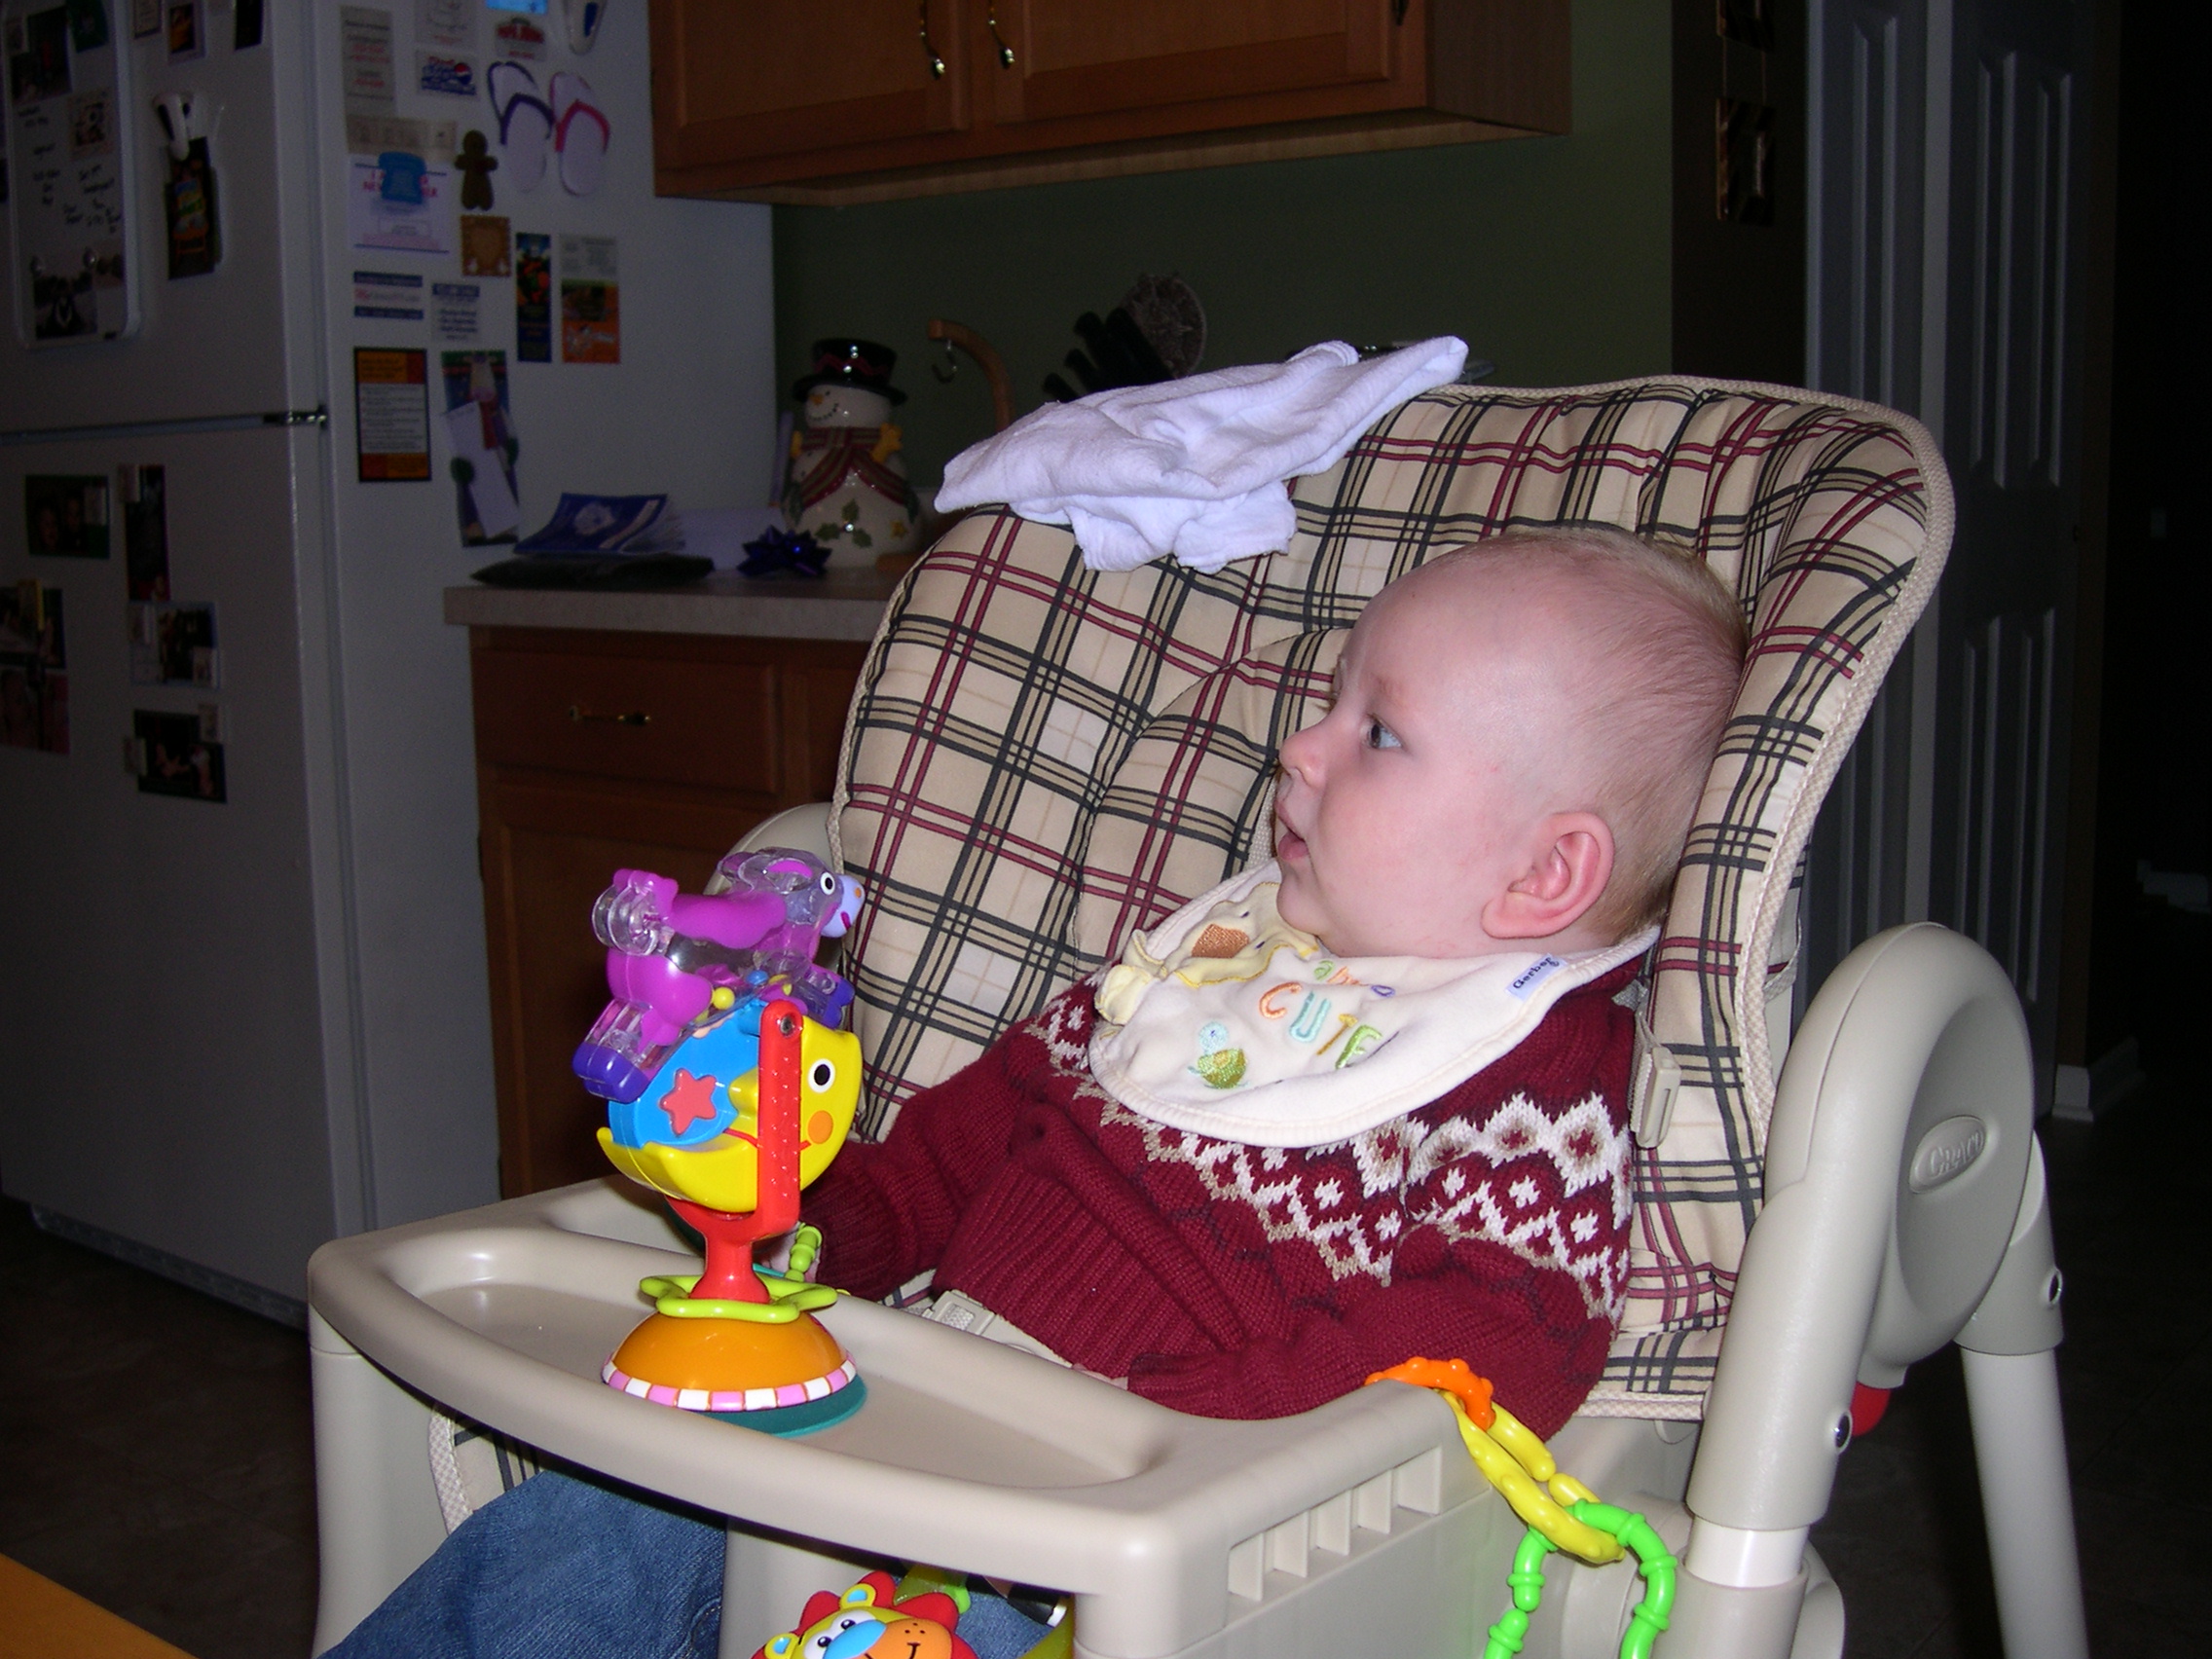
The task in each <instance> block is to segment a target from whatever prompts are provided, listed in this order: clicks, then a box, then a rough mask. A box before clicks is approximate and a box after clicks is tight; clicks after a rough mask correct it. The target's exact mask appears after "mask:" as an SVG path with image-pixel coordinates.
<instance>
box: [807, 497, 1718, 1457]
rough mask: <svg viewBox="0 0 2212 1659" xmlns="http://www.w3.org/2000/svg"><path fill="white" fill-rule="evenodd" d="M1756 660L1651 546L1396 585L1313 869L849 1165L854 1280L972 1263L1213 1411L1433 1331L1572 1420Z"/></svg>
mask: <svg viewBox="0 0 2212 1659" xmlns="http://www.w3.org/2000/svg"><path fill="white" fill-rule="evenodd" d="M1742 664H1743V624H1742V621H1741V618H1740V615H1739V612H1738V609H1737V607H1736V605H1735V603H1734V601H1733V600H1732V599H1731V598H1730V597H1729V596H1728V595H1727V594H1726V593H1725V592H1724V591H1722V590H1721V588H1720V586H1719V584H1718V583H1717V582H1716V581H1715V580H1714V578H1713V577H1712V576H1711V575H1710V574H1709V573H1708V572H1707V571H1706V570H1705V569H1704V567H1703V566H1702V565H1700V564H1696V563H1693V562H1691V561H1688V560H1685V559H1682V558H1678V557H1676V556H1674V555H1670V554H1667V553H1664V552H1661V551H1658V550H1656V549H1653V548H1651V547H1649V546H1647V545H1645V544H1643V543H1641V542H1640V541H1637V540H1636V539H1634V538H1633V537H1630V536H1628V535H1621V534H1619V533H1613V532H1599V531H1580V532H1573V533H1568V534H1548V535H1532V534H1531V535H1512V536H1506V537H1502V538H1500V539H1497V540H1494V541H1491V542H1488V543H1485V544H1483V545H1481V546H1479V547H1473V548H1467V549H1463V550H1460V551H1458V552H1455V553H1451V554H1447V555H1445V556H1443V557H1441V558H1439V559H1436V560H1434V561H1432V562H1430V563H1429V564H1427V565H1425V566H1423V567H1422V568H1421V569H1419V570H1418V571H1413V572H1412V573H1410V574H1408V575H1406V576H1405V577H1403V578H1401V579H1400V580H1398V581H1397V582H1394V583H1392V584H1391V585H1390V586H1389V587H1388V588H1386V589H1385V590H1384V591H1383V593H1382V594H1380V595H1379V596H1378V597H1377V598H1376V599H1375V600H1374V602H1373V603H1372V604H1371V605H1370V606H1369V607H1368V608H1367V610H1366V611H1365V613H1364V614H1363V615H1362V616H1361V618H1360V620H1359V624H1358V626H1357V627H1356V628H1354V629H1353V630H1352V633H1351V638H1350V640H1349V641H1348V643H1347V644H1346V647H1345V652H1344V656H1343V659H1342V661H1341V664H1340V666H1339V669H1338V673H1337V682H1336V696H1335V700H1334V702H1333V704H1332V706H1331V707H1330V709H1329V712H1328V713H1327V714H1326V715H1325V716H1324V717H1323V718H1322V719H1320V720H1319V721H1318V722H1316V723H1314V724H1312V725H1309V726H1308V727H1307V728H1306V729H1305V730H1303V731H1301V732H1299V733H1298V734H1297V735H1296V736H1295V737H1293V738H1291V739H1290V740H1289V741H1288V742H1287V743H1285V744H1284V745H1283V748H1282V753H1281V757H1280V759H1281V776H1280V780H1279V783H1278V785H1277V789H1276V793H1275V802H1274V818H1275V860H1274V862H1273V863H1272V864H1269V865H1264V866H1260V867H1259V868H1258V869H1255V870H1252V871H1249V872H1247V873H1245V874H1244V875H1241V876H1239V877H1236V878H1235V879H1233V880H1232V881H1229V882H1227V883H1225V884H1223V886H1221V887H1219V888H1216V889H1215V890H1214V891H1213V892H1211V893H1209V894H1206V895H1203V896H1201V897H1200V898H1199V899H1198V900H1196V901H1194V902H1193V903H1191V904H1189V905H1187V906H1185V907H1184V908H1183V909H1182V910H1181V911H1178V912H1177V913H1176V914H1175V915H1173V916H1170V917H1169V918H1168V919H1167V920H1166V921H1164V922H1162V923H1161V925H1160V926H1159V927H1158V928H1156V929H1154V930H1153V932H1152V933H1151V934H1150V935H1149V936H1147V937H1146V938H1144V939H1141V940H1137V941H1135V942H1134V943H1132V944H1131V945H1130V946H1129V948H1128V949H1127V950H1126V951H1125V952H1124V957H1123V961H1122V963H1121V964H1120V965H1119V966H1117V967H1115V968H1114V969H1113V970H1111V971H1110V972H1109V973H1108V974H1107V975H1106V976H1105V977H1104V980H1103V982H1102V983H1101V984H1098V985H1088V984H1086V985H1078V986H1075V987H1074V988H1072V989H1070V990H1069V991H1067V992H1065V993H1064V994H1063V995H1061V996H1060V997H1059V998H1058V999H1056V1000H1055V1001H1054V1002H1052V1003H1051V1005H1049V1006H1048V1007H1047V1008H1046V1009H1045V1010H1044V1011H1043V1012H1042V1013H1040V1014H1037V1015H1036V1016H1035V1017H1034V1018H1032V1019H1030V1020H1028V1021H1026V1022H1024V1023H1022V1024H1021V1025H1018V1026H1016V1027H1015V1028H1014V1030H1013V1031H1011V1032H1009V1033H1008V1034H1007V1035H1006V1036H1005V1037H1003V1038H1002V1039H1001V1040H1000V1041H999V1042H998V1044H996V1045H995V1046H994V1047H993V1048H992V1049H991V1050H990V1051H988V1052H987V1053H985V1054H984V1055H983V1057H982V1058H981V1059H979V1060H978V1061H977V1063H976V1064H974V1065H973V1066H970V1067H969V1068H968V1069H967V1070H965V1071H963V1072H962V1073H960V1074H959V1075H958V1076H956V1077H954V1078H952V1079H949V1080H948V1081H946V1082H945V1083H943V1084H940V1086H938V1087H937V1088H932V1089H929V1090H926V1091H925V1092H923V1093H921V1094H918V1095H916V1096H915V1097H914V1098H913V1099H912V1100H910V1101H909V1102H908V1103H907V1104H906V1106H905V1108H904V1110H903V1112H902V1114H901V1116H900V1118H899V1120H898V1123H897V1124H896V1125H895V1127H894V1128H893V1130H892V1132H891V1134H890V1135H889V1137H888V1138H887V1139H886V1140H885V1141H884V1143H883V1144H881V1145H879V1146H853V1147H849V1148H848V1149H847V1150H846V1152H845V1153H844V1155H843V1156H842V1157H841V1158H840V1159H839V1160H838V1161H837V1162H836V1163H835V1164H833V1165H832V1166H831V1167H830V1170H829V1172H828V1173H827V1174H826V1175H824V1177H823V1178H822V1180H821V1182H820V1183H819V1184H818V1185H817V1186H816V1187H815V1188H814V1189H813V1191H812V1192H811V1193H810V1195H809V1198H810V1202H809V1203H808V1205H807V1216H808V1219H809V1220H811V1221H813V1222H815V1223H816V1224H817V1225H818V1226H820V1227H821V1229H822V1231H823V1235H824V1237H825V1239H826V1240H827V1243H826V1246H825V1251H824V1268H823V1272H824V1275H825V1277H826V1278H827V1279H829V1280H830V1282H832V1283H836V1284H839V1285H841V1286H844V1287H847V1288H849V1289H851V1290H853V1291H855V1292H856V1293H858V1294H861V1295H866V1296H879V1295H882V1294H884V1293H886V1292H888V1291H891V1290H893V1289H894V1288H895V1287H897V1286H899V1285H900V1284H902V1283H903V1282H905V1281H906V1280H908V1279H909V1278H910V1277H911V1276H912V1275H914V1274H917V1273H920V1272H924V1271H926V1270H930V1269H934V1270H935V1288H936V1289H937V1290H938V1291H940V1292H945V1291H950V1292H954V1293H957V1296H956V1298H955V1302H954V1306H955V1309H956V1312H955V1315H954V1317H955V1321H956V1322H960V1323H964V1324H968V1325H969V1326H970V1328H982V1329H984V1330H985V1332H986V1334H990V1335H998V1336H1010V1335H1011V1336H1014V1337H1016V1339H1017V1340H1018V1338H1019V1337H1021V1336H1026V1337H1027V1338H1028V1339H1031V1346H1043V1347H1045V1348H1048V1349H1050V1350H1051V1351H1052V1352H1054V1353H1055V1354H1057V1356H1058V1357H1060V1358H1062V1359H1064V1360H1066V1361H1068V1362H1070V1363H1072V1364H1074V1365H1077V1366H1080V1367H1082V1368H1084V1369H1085V1370H1088V1371H1092V1372H1096V1373H1098V1374H1100V1375H1103V1376H1106V1377H1110V1378H1114V1379H1117V1380H1120V1379H1126V1382H1127V1386H1128V1387H1129V1388H1130V1389H1131V1390H1133V1391H1135V1392H1137V1393H1140V1394H1143V1395H1145V1396H1147V1397H1149V1398H1151V1399H1154V1400H1158V1401H1160V1402H1161V1403H1162V1404H1165V1405H1169V1406H1173V1407H1175V1408H1176V1409H1178V1410H1181V1411H1188V1412H1195V1413H1198V1414H1200V1415H1204V1416H1212V1417H1277V1416H1282V1415H1285V1414H1287V1413H1292V1412H1300V1411H1306V1410H1309V1409H1310V1408H1312V1407H1314V1406H1317V1405H1320V1404H1321V1403H1323V1402H1324V1401H1326V1400H1330V1399H1333V1398H1335V1397H1336V1396H1337V1395H1339V1394H1342V1393H1345V1392H1346V1391H1347V1390H1348V1389H1351V1388H1354V1387H1357V1386H1358V1385H1359V1383H1361V1381H1362V1380H1363V1379H1364V1378H1366V1377H1367V1376H1368V1375H1369V1374H1370V1373H1372V1372H1375V1371H1379V1370H1382V1369H1383V1368H1384V1367H1386V1366H1389V1365H1392V1364H1395V1363H1396V1362H1397V1361H1399V1360H1401V1359H1404V1358H1405V1357H1406V1356H1407V1355H1409V1354H1412V1353H1417V1352H1427V1353H1441V1354H1451V1355H1458V1356H1461V1357H1464V1358H1465V1359H1466V1360H1467V1361H1468V1363H1469V1364H1471V1365H1473V1366H1474V1367H1475V1368H1476V1369H1477V1370H1478V1371H1482V1372H1484V1373H1485V1374H1486V1375H1488V1376H1490V1377H1491V1378H1492V1379H1493V1382H1494V1383H1496V1386H1497V1393H1498V1397H1499V1398H1500V1399H1501V1400H1503V1401H1505V1403H1506V1404H1507V1405H1509V1406H1510V1407H1511V1408H1512V1409H1513V1410H1514V1412H1515V1413H1516V1414H1518V1415H1519V1416H1520V1417H1521V1418H1522V1419H1524V1420H1525V1421H1527V1422H1528V1423H1529V1424H1530V1426H1531V1427H1532V1428H1534V1429H1535V1430H1536V1431H1537V1432H1538V1433H1542V1434H1549V1433H1551V1432H1553V1431H1554V1430H1555V1429H1557V1428H1558V1427H1559V1426H1560V1425H1561V1424H1562V1423H1563V1422H1565V1421H1566V1419H1567V1416H1568V1415H1569V1414H1570V1413H1571V1412H1572V1411H1573V1410H1574V1408H1575V1407H1576V1406H1577V1405H1579V1404H1580V1403H1581V1400H1582V1398H1583V1396H1584V1395H1585V1394H1587V1393H1588V1392H1589V1390H1590V1388H1591V1386H1592V1385H1593V1384H1594V1383H1596V1381H1597V1379H1598V1376H1599V1373H1600V1371H1601V1369H1602V1367H1603V1365H1604V1356H1605V1350H1606V1346H1607V1345H1608V1343H1609V1341H1610V1338H1611V1334H1612V1328H1613V1324H1614V1322H1615V1320H1616V1319H1617V1317H1618V1315H1619V1311H1620V1306H1621V1297H1622V1292H1623V1288H1624V1283H1625V1277H1626V1268H1627V1252H1628V1223H1629V1213H1630V1168H1629V1163H1630V1159H1629V1150H1630V1149H1629V1136H1628V1105H1627V1100H1626V1094H1627V1088H1628V1079H1629V1070H1630V1063H1631V1048H1632V1043H1633V1031H1634V1016H1633V1014H1632V1013H1631V1012H1630V1010H1629V1008H1628V1007H1626V1006H1624V1003H1623V1001H1622V1000H1620V993H1622V992H1623V991H1624V989H1625V988H1626V987H1627V986H1628V984H1629V982H1630V980H1631V979H1632V978H1633V977H1634V975H1635V973H1636V971H1637V965H1638V963H1639V961H1640V960H1641V958H1642V956H1643V955H1644V954H1645V952H1646V951H1647V950H1648V948H1649V946H1650V943H1651V940H1652V937H1653V935H1652V931H1651V930H1652V925H1653V924H1654V923H1655V922H1656V921H1657V920H1658V918H1659V916H1660V915H1661V913H1662V911H1663V910H1664V908H1665V904H1666V900H1667V895H1668V892H1669V889H1670V887H1671V885H1672V881H1673V876H1674V871H1675V866H1676V864H1677V861H1678V859H1679V858H1680V855H1681V848H1682V840H1683V836H1684V834H1685V833H1686V831H1687V830H1688V827H1689V823H1690V819H1691V816H1692V813H1693V812H1694V810H1695V807H1696V803H1697V798H1698V794H1699V792H1700V790H1701V789H1702V787H1703V784H1704V781H1705V776H1706V772H1707V769H1708V767H1709V765H1710V764H1711V761H1712V758H1713V754H1714V746H1715V743H1716V742H1717V739H1718V736H1719V731H1720V725H1721V722H1722V720H1723V719H1725V718H1726V714H1727V710H1728V707H1729V705H1730V702H1731V700H1732V698H1733V696H1734V693H1735V689H1736V682H1737V679H1738V676H1739V674H1740V673H1741V670H1742ZM1045 1240H1050V1241H1051V1243H1050V1247H1039V1246H1040V1244H1041V1242H1042V1241H1045ZM983 1309H988V1310H989V1316H988V1317H987V1318H986V1316H985V1315H984V1313H983ZM940 1316H941V1310H940Z"/></svg>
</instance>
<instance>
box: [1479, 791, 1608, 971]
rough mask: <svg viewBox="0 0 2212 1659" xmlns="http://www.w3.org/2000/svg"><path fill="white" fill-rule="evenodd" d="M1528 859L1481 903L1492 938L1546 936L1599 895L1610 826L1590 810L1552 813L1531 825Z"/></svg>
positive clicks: (1563, 929)
mask: <svg viewBox="0 0 2212 1659" xmlns="http://www.w3.org/2000/svg"><path fill="white" fill-rule="evenodd" d="M1531 839H1532V841H1533V842H1534V844H1535V848H1536V852H1535V857H1534V859H1533V860H1532V861H1531V862H1530V865H1529V867H1528V868H1527V869H1525V870H1523V871H1522V872H1521V874H1519V875H1517V876H1515V877H1514V878H1513V880H1512V881H1510V882H1508V883H1507V884H1506V888H1505V891H1504V892H1502V893H1500V894H1498V895H1497V896H1496V897H1495V898H1493V899H1492V900H1491V901H1490V903H1487V904H1485V905H1484V906H1483V917H1482V920H1483V931H1484V932H1486V933H1488V934H1489V935H1490V937H1491V938H1493V939H1530V940H1535V939H1550V938H1552V937H1553V936H1555V935H1557V934H1562V933H1565V932H1566V931H1567V929H1569V928H1571V927H1572V926H1574V924H1575V923H1576V922H1578V921H1580V920H1581V919H1582V918H1583V917H1584V916H1585V915H1587V914H1588V913H1589V910H1590V907H1591V906H1592V905H1593V904H1595V903H1598V901H1599V900H1600V899H1601V898H1603V897H1604V892H1605V884H1606V883H1607V882H1608V881H1610V880H1611V879H1612V877H1613V831H1612V827H1611V826H1610V825H1608V824H1607V823H1606V822H1605V821H1604V819H1603V818H1600V817H1599V816H1598V815H1597V814H1596V813H1595V812H1555V813H1553V814H1552V815H1551V816H1550V817H1548V818H1545V819H1543V820H1541V821H1540V822H1539V823H1538V824H1537V825H1536V830H1535V834H1534V835H1533V836H1532V837H1531Z"/></svg>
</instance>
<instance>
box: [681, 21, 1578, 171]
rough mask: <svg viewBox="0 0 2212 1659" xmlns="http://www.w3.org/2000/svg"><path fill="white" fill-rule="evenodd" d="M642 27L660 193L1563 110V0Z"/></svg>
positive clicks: (1526, 129)
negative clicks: (647, 41)
mask: <svg viewBox="0 0 2212 1659" xmlns="http://www.w3.org/2000/svg"><path fill="white" fill-rule="evenodd" d="M652 26H653V135H654V166H655V178H656V184H657V188H658V189H659V191H660V192H661V194H663V195H688V196H719V197H726V198H730V199H735V200H744V201H761V202H792V203H823V204H830V205H837V204H846V203H859V202H870V201H882V200H887V199H890V198H893V197H901V196H920V195H930V194H936V193H940V192H944V191H953V190H974V189H983V188H989V187H994V186H999V185H1008V184H1030V183H1045V182H1051V181H1052V180H1055V179H1064V178H1081V177H1098V176H1104V175H1107V174H1112V173H1128V172H1149V171H1160V170H1163V169H1167V168H1173V167H1187V166H1212V165H1221V164H1225V163H1230V162H1239V161H1264V160H1272V159H1279V158H1284V157H1291V156H1309V155H1330V154H1342V153H1345V152H1348V151H1355V150H1374V149H1396V148H1406V147H1409V146H1413V145H1420V144H1442V143H1459V142H1467V141H1470V140H1476V139H1486V138H1507V137H1517V136H1525V135H1528V134H1531V133H1537V132H1563V131H1565V130H1567V125H1568V115H1569V90H1568V84H1567V0H1208V3H1207V4H1204V5H1193V4H1191V3H1190V0H830V3H821V0H764V3H760V4H753V5H746V6H731V5H729V4H728V3H727V0H653V3H652ZM939 63H941V65H942V68H943V72H942V73H941V74H937V73H934V72H933V70H934V68H935V66H936V65H937V64H939Z"/></svg>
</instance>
